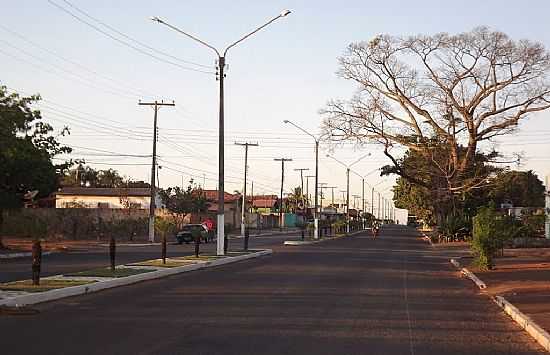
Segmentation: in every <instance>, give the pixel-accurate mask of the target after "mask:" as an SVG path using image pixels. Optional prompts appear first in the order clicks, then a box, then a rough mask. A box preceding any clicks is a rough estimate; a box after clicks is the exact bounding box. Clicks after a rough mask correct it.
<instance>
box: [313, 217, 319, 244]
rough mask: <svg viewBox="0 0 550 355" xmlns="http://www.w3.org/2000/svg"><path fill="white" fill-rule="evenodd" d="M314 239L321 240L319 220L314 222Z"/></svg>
mask: <svg viewBox="0 0 550 355" xmlns="http://www.w3.org/2000/svg"><path fill="white" fill-rule="evenodd" d="M313 238H315V239H319V218H315V219H314V220H313Z"/></svg>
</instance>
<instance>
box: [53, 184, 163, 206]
mask: <svg viewBox="0 0 550 355" xmlns="http://www.w3.org/2000/svg"><path fill="white" fill-rule="evenodd" d="M150 193H151V190H150V189H149V188H124V187H121V188H100V187H65V188H62V189H60V190H59V191H58V192H56V193H55V207H56V208H133V209H149V203H150V201H151V199H150ZM155 206H156V207H157V208H161V207H162V206H163V204H162V201H161V200H160V198H159V197H158V196H157V200H156V201H155Z"/></svg>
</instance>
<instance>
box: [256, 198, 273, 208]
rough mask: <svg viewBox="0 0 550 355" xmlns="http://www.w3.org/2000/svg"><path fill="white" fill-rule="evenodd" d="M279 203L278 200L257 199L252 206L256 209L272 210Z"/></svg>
mask: <svg viewBox="0 0 550 355" xmlns="http://www.w3.org/2000/svg"><path fill="white" fill-rule="evenodd" d="M276 203H277V199H258V200H257V199H256V198H254V201H253V202H252V206H253V207H256V208H272V207H273V206H274V205H275V204H276Z"/></svg>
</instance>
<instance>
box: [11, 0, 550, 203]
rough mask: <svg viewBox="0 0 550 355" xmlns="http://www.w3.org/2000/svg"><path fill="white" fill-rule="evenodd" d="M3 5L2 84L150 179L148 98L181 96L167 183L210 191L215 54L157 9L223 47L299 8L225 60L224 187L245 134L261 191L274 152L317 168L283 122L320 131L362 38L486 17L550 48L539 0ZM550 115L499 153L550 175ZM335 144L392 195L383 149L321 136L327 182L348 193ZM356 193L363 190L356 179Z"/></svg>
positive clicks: (455, 26)
mask: <svg viewBox="0 0 550 355" xmlns="http://www.w3.org/2000/svg"><path fill="white" fill-rule="evenodd" d="M1 8H2V11H1V13H0V67H1V68H2V69H3V70H2V71H1V74H0V84H2V85H6V86H7V87H8V88H9V89H11V90H15V91H18V92H20V93H21V94H23V95H25V94H33V93H40V95H41V96H42V98H43V101H42V103H41V104H40V106H39V107H40V109H41V111H42V113H43V117H44V120H45V121H47V122H50V123H52V125H53V126H54V127H55V128H56V129H57V130H60V129H61V128H62V127H63V126H69V127H70V128H71V135H70V136H69V137H62V138H60V139H61V141H62V142H63V143H65V144H67V145H69V146H71V147H73V148H74V152H73V154H72V155H71V157H72V158H84V159H85V160H86V162H87V163H88V165H90V166H93V167H95V168H101V169H107V168H113V169H117V170H119V171H120V172H121V173H122V174H124V175H126V176H129V177H131V178H133V179H136V180H144V181H149V180H150V160H151V158H150V157H149V156H150V155H151V150H152V127H153V110H152V109H151V108H150V107H147V106H139V105H138V101H139V100H142V101H144V102H147V101H152V100H155V99H158V100H165V101H167V102H171V101H172V100H174V102H175V104H176V106H175V107H169V106H167V107H162V108H161V109H160V110H159V115H158V126H159V143H158V155H159V157H160V158H159V165H160V166H161V169H160V171H159V182H160V186H161V187H167V186H173V185H181V184H182V180H183V183H184V184H185V185H187V181H188V180H189V179H190V178H193V179H195V182H198V183H200V184H201V185H202V184H203V179H204V183H205V185H206V188H209V189H214V188H216V184H217V149H218V147H217V124H218V82H217V81H216V78H215V75H214V74H213V72H214V71H215V59H216V56H215V55H214V52H212V51H211V50H209V49H208V48H206V47H203V46H201V45H200V44H197V43H196V42H193V41H192V40H190V39H188V38H186V37H184V36H183V35H181V34H179V33H177V32H175V31H173V30H170V29H169V28H167V27H165V26H162V25H160V24H158V23H154V22H153V21H151V20H150V19H149V18H150V17H151V16H159V17H160V18H162V19H163V20H165V21H166V22H169V23H171V24H173V25H175V26H177V27H179V28H181V29H184V30H185V31H187V32H189V33H192V34H194V35H197V36H198V37H200V38H201V39H202V40H204V41H206V42H208V43H209V44H211V45H213V46H214V47H216V48H220V49H222V48H224V47H225V46H227V45H228V44H229V43H232V42H234V41H235V40H237V39H238V38H240V37H241V36H242V35H243V34H245V33H247V32H249V31H250V30H252V29H254V28H255V27H257V26H258V25H260V24H262V23H264V22H266V21H267V20H269V19H270V18H272V17H274V16H276V15H278V14H279V13H280V12H281V11H282V10H284V9H290V10H291V11H292V13H291V14H290V15H289V16H287V17H285V18H282V19H279V20H277V21H276V22H275V23H273V24H271V25H270V26H269V27H267V28H265V29H264V30H262V31H261V32H259V33H257V34H255V35H254V36H252V37H250V38H249V39H247V40H246V41H244V42H242V43H241V44H239V45H238V46H236V47H234V48H232V49H231V50H230V51H229V52H228V55H227V59H226V60H227V65H228V66H227V69H226V71H227V72H226V80H225V87H226V90H225V106H226V114H225V129H226V137H225V139H226V144H225V152H226V153H225V154H226V162H225V169H226V191H229V192H231V191H233V190H242V184H243V183H242V181H243V168H244V161H243V160H244V151H243V147H242V146H237V145H235V144H234V143H235V142H245V141H248V142H253V143H258V144H259V146H258V147H250V150H249V164H248V165H249V181H254V193H255V194H259V193H275V194H278V191H279V188H280V179H281V164H280V162H276V161H273V159H274V158H282V157H284V158H291V159H293V161H291V162H287V163H286V166H285V168H286V169H285V170H286V171H285V191H287V192H288V191H290V190H291V188H292V187H294V186H298V185H299V184H300V175H299V172H297V171H294V169H298V168H309V169H310V170H309V172H307V171H306V172H305V173H306V174H311V175H313V173H314V167H315V166H314V151H313V146H314V144H313V143H314V142H313V139H312V138H311V137H309V136H307V135H305V134H302V133H301V132H300V131H298V130H296V129H294V128H293V127H291V126H289V125H285V124H284V123H283V120H291V121H292V122H294V123H296V124H298V125H300V126H301V127H303V128H304V129H306V130H307V131H309V132H310V133H312V134H314V135H315V134H318V133H319V131H320V123H321V116H320V115H319V110H320V109H322V108H323V107H324V106H325V105H326V102H327V101H328V100H330V99H334V98H342V99H345V98H349V97H350V96H351V95H352V94H353V92H354V89H355V86H354V85H353V84H352V83H350V82H347V81H346V80H344V79H341V78H338V77H337V75H336V74H335V73H336V70H337V69H338V66H337V57H338V56H339V55H341V54H342V53H343V51H344V50H345V48H346V46H347V45H348V44H349V43H351V42H354V41H361V40H369V39H371V38H373V37H374V36H375V35H377V34H380V33H388V34H392V35H400V36H405V35H413V34H418V33H424V34H434V33H438V32H449V33H459V32H464V31H469V30H471V29H473V28H474V27H476V26H479V25H487V26H489V27H491V28H493V29H496V30H500V31H503V32H505V33H507V34H508V35H509V36H511V37H512V38H514V39H522V38H528V39H530V40H533V41H539V42H541V43H543V44H544V45H545V46H546V47H547V48H550V31H548V29H549V28H548V14H549V13H550V2H548V1H547V0H533V1H530V2H529V6H528V7H527V6H526V5H525V3H524V2H503V1H496V0H488V1H479V0H476V1H471V0H465V1H460V2H447V1H431V0H429V1H423V0H418V1H414V2H412V1H385V2H381V1H364V0H363V1H355V0H354V1H351V0H343V1H339V2H334V1H330V2H329V1H312V0H309V1H278V0H272V1H252V0H250V1H244V0H241V1H209V0H201V1H176V0H173V1H162V0H159V1H140V0H132V1H130V0H121V1H116V2H113V1H99V0H96V1H78V0H70V1H65V0H33V1H31V0H20V1H6V0H1ZM70 13H72V14H73V15H71V14H70ZM85 22H86V23H85ZM102 23H103V24H102ZM549 115H550V112H546V113H542V114H537V115H533V116H531V117H530V118H529V120H527V121H526V122H524V123H523V124H522V125H521V126H520V127H521V130H520V132H519V133H518V134H517V135H514V136H510V137H506V138H503V139H501V144H500V145H499V148H500V149H501V151H503V152H505V153H508V154H510V153H513V152H519V153H522V154H523V157H524V158H525V159H523V160H522V164H521V165H520V166H516V165H513V166H511V168H514V169H520V170H529V169H531V170H534V171H535V172H536V173H537V174H538V175H539V177H540V178H541V179H542V178H543V177H544V176H545V175H547V174H550V168H549V163H550V154H549V153H550V140H549V139H548V136H549V135H550V127H549V125H548V119H549V117H548V116H549ZM327 153H331V154H333V155H334V156H335V157H336V158H337V159H338V160H340V161H342V162H344V163H346V164H349V163H351V162H354V161H356V160H357V159H359V158H361V157H363V156H365V155H366V154H368V153H371V155H370V156H368V157H365V158H363V159H362V160H361V161H360V162H359V163H357V164H355V165H354V170H355V171H356V172H357V173H358V174H360V175H366V174H368V173H370V175H368V177H367V178H366V182H367V183H368V184H369V186H376V187H375V188H376V189H377V191H380V192H381V193H382V194H383V195H385V196H386V197H391V186H392V184H393V181H394V178H387V177H380V176H379V174H377V173H376V169H378V168H380V167H381V166H382V165H385V164H388V163H389V162H388V160H387V159H386V158H385V157H384V156H383V154H382V153H381V150H380V148H379V147H377V146H375V145H365V146H363V147H361V148H357V147H354V146H352V145H345V146H343V147H329V146H328V145H326V144H322V145H321V152H320V165H319V169H320V170H319V176H320V177H319V181H320V182H322V183H326V184H327V185H328V186H337V188H336V189H335V192H336V199H337V201H338V200H339V199H340V200H341V193H339V191H340V190H345V184H346V180H345V168H344V167H343V166H341V165H339V164H338V163H336V162H335V161H334V160H332V159H330V158H327V157H326V154H327ZM310 182H311V184H310V186H311V187H310V193H311V192H312V191H313V187H312V186H313V185H312V184H313V182H312V180H310ZM249 189H250V186H249ZM367 189H368V187H367ZM350 191H351V192H350V194H351V195H353V194H358V195H360V194H361V183H360V179H359V178H358V177H356V176H355V175H352V177H351V188H350ZM367 191H368V190H367ZM327 197H328V198H329V199H330V196H327ZM352 201H353V200H352Z"/></svg>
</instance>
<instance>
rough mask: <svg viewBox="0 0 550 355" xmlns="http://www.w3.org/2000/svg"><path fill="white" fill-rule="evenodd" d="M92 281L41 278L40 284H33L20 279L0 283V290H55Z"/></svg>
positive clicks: (30, 281)
mask: <svg viewBox="0 0 550 355" xmlns="http://www.w3.org/2000/svg"><path fill="white" fill-rule="evenodd" d="M94 282H95V281H82V280H51V279H42V280H40V285H37V286H34V285H33V284H32V280H22V281H14V282H7V283H4V284H0V290H2V291H25V292H44V291H49V290H55V289H58V288H65V287H71V286H81V285H87V284H91V283H94Z"/></svg>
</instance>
